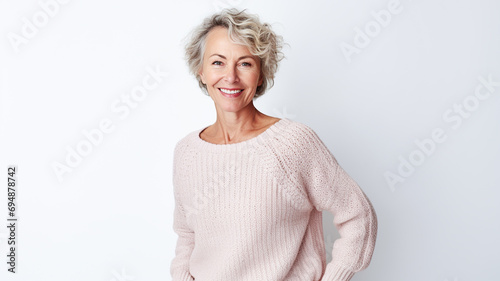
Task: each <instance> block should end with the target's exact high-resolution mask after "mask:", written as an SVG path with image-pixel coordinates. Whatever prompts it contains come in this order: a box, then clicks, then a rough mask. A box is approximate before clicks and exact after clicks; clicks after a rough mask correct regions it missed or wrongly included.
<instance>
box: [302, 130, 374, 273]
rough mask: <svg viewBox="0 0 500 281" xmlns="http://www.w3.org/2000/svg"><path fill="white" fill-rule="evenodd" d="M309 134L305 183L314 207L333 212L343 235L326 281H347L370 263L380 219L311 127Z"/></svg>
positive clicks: (333, 254)
mask: <svg viewBox="0 0 500 281" xmlns="http://www.w3.org/2000/svg"><path fill="white" fill-rule="evenodd" d="M307 131H309V132H308V133H307V135H308V136H306V137H305V142H304V147H303V149H302V152H303V153H301V154H302V157H303V161H301V163H302V164H301V173H300V175H301V181H302V183H303V185H304V186H305V187H306V192H307V194H308V197H309V200H310V201H311V203H312V205H313V206H314V207H315V208H316V209H317V210H319V211H323V210H328V211H330V212H332V213H333V215H334V220H333V222H334V224H335V226H336V227H337V229H338V231H339V234H340V238H339V239H337V240H336V241H335V243H334V245H333V251H332V261H331V262H330V263H329V264H328V265H327V267H326V270H325V273H324V275H323V278H322V280H323V281H347V280H350V279H351V278H352V276H353V275H354V273H355V272H357V271H360V270H362V269H365V268H366V267H367V266H368V265H369V263H370V260H371V257H372V254H373V251H374V248H375V240H376V236H377V217H376V214H375V210H374V209H373V206H372V204H371V202H370V201H369V200H368V198H367V197H366V195H365V194H364V193H363V191H362V190H361V188H360V187H359V186H358V184H357V183H356V182H355V181H354V180H353V179H352V178H351V177H350V176H349V175H348V174H347V173H346V172H345V171H344V169H342V167H340V165H339V164H338V163H337V161H336V159H335V157H334V156H333V155H332V153H331V152H330V151H329V150H328V148H327V147H326V146H325V145H324V143H323V142H322V141H321V140H320V139H319V137H318V136H317V135H316V133H315V132H314V131H313V130H312V129H310V128H308V127H307Z"/></svg>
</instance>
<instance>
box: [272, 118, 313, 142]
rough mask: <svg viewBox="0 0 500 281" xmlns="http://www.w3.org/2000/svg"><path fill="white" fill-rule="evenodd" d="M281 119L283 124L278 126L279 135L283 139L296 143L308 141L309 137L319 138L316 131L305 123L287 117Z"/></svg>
mask: <svg viewBox="0 0 500 281" xmlns="http://www.w3.org/2000/svg"><path fill="white" fill-rule="evenodd" d="M282 119H283V126H281V127H280V129H281V130H280V135H282V140H283V141H291V142H293V143H295V144H297V143H304V142H305V143H308V142H309V141H310V140H311V139H317V138H319V137H318V135H317V134H316V132H315V131H314V130H313V129H312V128H311V127H310V126H308V125H306V124H305V123H302V122H300V121H295V120H292V119H288V118H282Z"/></svg>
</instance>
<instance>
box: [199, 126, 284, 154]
mask: <svg viewBox="0 0 500 281" xmlns="http://www.w3.org/2000/svg"><path fill="white" fill-rule="evenodd" d="M290 122H291V120H290V119H288V118H281V119H280V120H278V121H277V122H275V123H274V124H272V125H271V126H270V127H269V128H267V129H266V130H264V131H263V132H262V133H260V134H258V135H257V136H255V137H252V138H250V139H247V140H244V141H240V142H236V143H228V144H215V143H211V142H208V141H206V140H204V139H202V138H201V137H200V133H201V132H202V131H203V130H205V129H206V128H208V127H209V126H205V127H203V128H201V129H198V130H196V131H195V132H194V139H195V143H196V144H198V145H199V146H200V147H201V148H202V149H203V150H205V151H215V152H217V151H241V150H247V149H249V148H251V147H255V146H257V145H259V144H262V143H264V142H265V141H266V140H267V139H268V138H270V137H272V136H273V135H276V133H277V132H279V131H281V130H282V129H283V128H284V127H286V125H287V124H288V123H290Z"/></svg>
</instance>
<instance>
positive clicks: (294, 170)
mask: <svg viewBox="0 0 500 281" xmlns="http://www.w3.org/2000/svg"><path fill="white" fill-rule="evenodd" d="M202 130H203V129H199V130H196V131H193V132H191V133H189V134H188V135H187V136H186V137H184V138H183V139H181V140H180V141H179V142H178V143H177V145H176V147H175V152H174V168H173V172H174V173H173V185H174V195H175V202H176V203H175V210H174V226H173V227H174V230H175V232H176V233H177V234H178V240H177V246H176V250H175V258H174V259H173V260H172V263H171V269H170V271H171V274H172V277H173V280H174V281H181V280H182V281H185V280H196V281H218V280H224V281H229V280H231V281H246V280H251V281H267V280H269V281H281V280H287V281H288V280H298V281H318V280H324V281H341V280H342V281H347V280H350V279H351V278H352V276H353V275H354V273H355V272H357V271H359V270H362V269H364V268H366V267H367V266H368V264H369V263H370V260H371V257H372V253H373V251H374V247H375V239H376V235H377V218H376V215H375V211H374V209H373V207H372V204H371V203H370V201H369V200H368V198H367V197H366V195H365V194H364V193H363V191H362V190H361V189H360V187H359V186H358V185H357V184H356V182H355V181H354V180H353V179H352V178H351V177H349V175H348V174H347V173H346V172H345V171H344V170H343V169H342V168H341V167H340V166H339V165H338V163H337V161H336V159H335V158H334V156H333V155H332V153H330V151H329V150H328V149H327V147H326V146H325V144H324V143H323V142H322V141H321V140H320V139H319V137H318V136H317V134H316V133H315V132H314V131H313V130H312V129H311V128H309V127H308V126H306V125H304V124H302V123H299V122H296V121H292V120H290V119H287V118H282V119H281V120H279V121H278V122H277V123H274V124H273V125H272V126H271V127H269V128H268V129H267V130H265V131H264V132H263V133H261V134H260V135H258V136H256V137H254V138H251V139H249V140H246V141H243V142H239V143H233V144H213V143H210V142H207V141H205V140H203V139H201V138H200V136H199V134H200V132H201V131H202ZM323 210H327V211H330V212H332V213H333V215H334V220H333V223H334V224H335V226H336V227H337V229H338V231H339V234H340V236H341V237H340V238H339V239H337V240H336V241H335V243H334V245H333V252H332V261H331V262H330V263H329V264H328V265H327V264H326V254H325V245H324V239H323V226H322V215H321V211H323Z"/></svg>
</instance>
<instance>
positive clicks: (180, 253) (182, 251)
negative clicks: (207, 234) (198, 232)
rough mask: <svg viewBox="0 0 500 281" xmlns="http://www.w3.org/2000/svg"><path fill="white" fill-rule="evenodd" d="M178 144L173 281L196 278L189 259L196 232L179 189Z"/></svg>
mask: <svg viewBox="0 0 500 281" xmlns="http://www.w3.org/2000/svg"><path fill="white" fill-rule="evenodd" d="M177 151H178V146H176V149H175V152H174V165H173V171H174V172H173V185H174V198H175V208H174V223H173V229H174V231H175V233H177V235H178V239H177V244H176V248H175V257H174V258H173V260H172V262H171V264H170V274H171V276H172V280H173V281H193V280H194V278H193V276H191V274H190V272H189V259H190V257H191V253H192V252H193V248H194V232H193V230H192V229H190V227H189V226H188V224H187V220H186V212H185V210H184V209H183V208H182V204H181V200H180V195H179V189H180V188H181V186H179V184H178V180H177V178H178V174H177V169H178V167H177V165H178V164H180V163H179V161H176V159H177V157H179V154H178V152H177Z"/></svg>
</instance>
